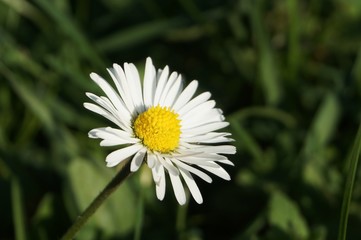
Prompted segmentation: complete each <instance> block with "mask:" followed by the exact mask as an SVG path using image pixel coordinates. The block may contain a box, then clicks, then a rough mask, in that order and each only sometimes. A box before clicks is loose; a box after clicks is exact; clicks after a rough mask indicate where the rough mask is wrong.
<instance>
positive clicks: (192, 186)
mask: <svg viewBox="0 0 361 240" xmlns="http://www.w3.org/2000/svg"><path fill="white" fill-rule="evenodd" d="M179 171H180V173H181V174H182V177H183V179H184V181H185V182H186V184H187V186H188V188H189V190H190V192H191V194H192V196H193V198H194V200H196V202H197V203H198V204H201V203H202V202H203V198H202V194H201V192H200V191H199V188H198V186H197V184H196V182H195V181H194V179H193V177H192V175H191V174H190V173H189V172H188V171H186V170H184V169H179Z"/></svg>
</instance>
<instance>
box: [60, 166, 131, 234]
mask: <svg viewBox="0 0 361 240" xmlns="http://www.w3.org/2000/svg"><path fill="white" fill-rule="evenodd" d="M130 162H131V161H128V163H127V164H125V165H124V166H123V167H122V168H121V169H120V170H119V172H118V173H117V175H115V177H114V178H113V179H112V180H111V181H110V182H109V183H108V185H107V186H106V187H105V188H104V189H103V191H101V193H99V195H98V196H97V197H96V198H95V199H94V200H93V202H92V203H91V204H90V205H89V206H88V207H87V208H86V209H85V210H84V212H83V213H82V214H80V215H79V216H78V217H77V219H76V220H75V222H74V223H73V225H72V226H71V227H70V228H69V229H68V231H67V232H66V233H65V234H64V235H63V237H62V238H61V240H70V239H73V238H74V236H75V234H76V233H77V232H78V231H79V230H80V229H81V228H82V226H83V225H84V224H85V223H86V222H87V221H88V220H89V218H90V217H91V216H92V215H93V214H94V213H95V211H96V210H97V209H98V208H99V207H100V206H101V205H102V203H103V202H104V201H105V200H106V199H107V198H108V197H109V196H110V195H111V194H112V193H113V192H114V191H115V190H116V189H117V188H118V187H119V185H120V184H121V183H122V182H123V181H124V180H125V179H126V178H127V177H128V176H129V175H130V174H131V172H130Z"/></svg>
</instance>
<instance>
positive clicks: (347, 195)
mask: <svg viewBox="0 0 361 240" xmlns="http://www.w3.org/2000/svg"><path fill="white" fill-rule="evenodd" d="M360 150H361V124H360V126H359V129H358V131H357V135H356V138H355V142H354V145H353V147H352V150H351V155H350V169H349V172H348V174H347V179H346V185H345V192H344V195H343V200H342V208H341V218H340V224H339V231H338V240H345V239H346V232H347V222H348V214H349V208H350V204H351V198H352V192H353V185H354V183H355V178H356V170H357V165H358V160H359V157H360Z"/></svg>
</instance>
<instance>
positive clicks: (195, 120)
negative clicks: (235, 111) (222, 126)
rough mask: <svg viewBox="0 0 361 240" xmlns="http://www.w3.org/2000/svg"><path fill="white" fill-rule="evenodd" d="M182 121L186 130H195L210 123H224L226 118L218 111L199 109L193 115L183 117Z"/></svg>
mask: <svg viewBox="0 0 361 240" xmlns="http://www.w3.org/2000/svg"><path fill="white" fill-rule="evenodd" d="M206 103H207V102H206ZM180 119H181V120H182V126H184V128H193V127H196V126H200V125H204V124H206V123H210V122H222V121H224V119H225V118H224V116H223V115H222V113H221V112H220V111H219V110H218V109H210V110H208V109H199V110H197V111H196V112H193V113H191V115H189V114H186V115H183V116H181V117H180Z"/></svg>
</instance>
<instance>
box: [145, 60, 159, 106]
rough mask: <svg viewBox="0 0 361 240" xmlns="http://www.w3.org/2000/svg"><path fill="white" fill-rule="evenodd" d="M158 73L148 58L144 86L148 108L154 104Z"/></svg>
mask: <svg viewBox="0 0 361 240" xmlns="http://www.w3.org/2000/svg"><path fill="white" fill-rule="evenodd" d="M156 81H157V79H156V71H155V68H154V66H153V63H152V59H151V58H150V57H148V58H147V61H146V63H145V70H144V86H143V97H144V104H145V106H146V107H147V108H148V107H150V106H152V104H153V97H154V95H155V89H156V84H157V82H156Z"/></svg>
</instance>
